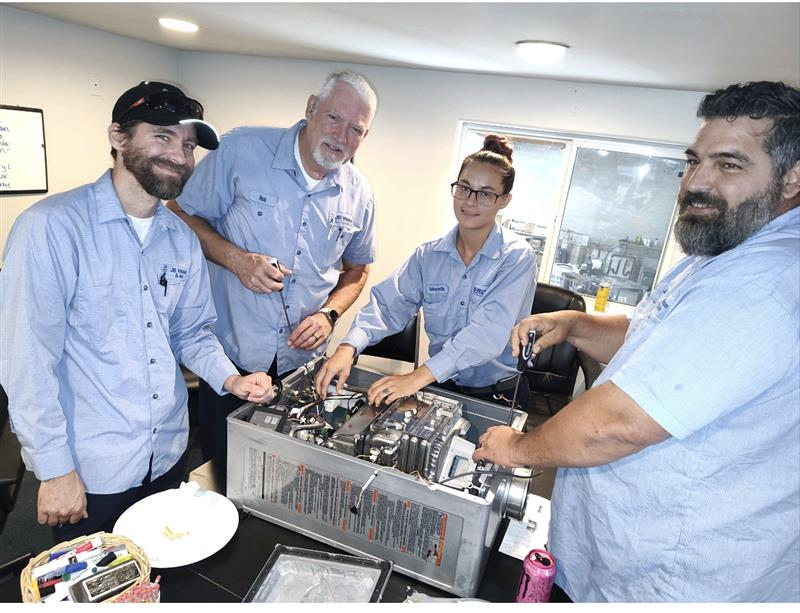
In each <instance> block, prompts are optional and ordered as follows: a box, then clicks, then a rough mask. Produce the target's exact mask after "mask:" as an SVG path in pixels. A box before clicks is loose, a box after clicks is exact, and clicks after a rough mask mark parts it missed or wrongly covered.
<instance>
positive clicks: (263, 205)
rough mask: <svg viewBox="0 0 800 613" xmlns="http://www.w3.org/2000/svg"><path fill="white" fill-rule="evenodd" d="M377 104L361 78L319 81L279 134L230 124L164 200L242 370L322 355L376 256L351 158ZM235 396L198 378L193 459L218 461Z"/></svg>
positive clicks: (364, 195) (361, 181)
mask: <svg viewBox="0 0 800 613" xmlns="http://www.w3.org/2000/svg"><path fill="white" fill-rule="evenodd" d="M376 108H377V96H376V94H375V91H374V89H373V88H372V86H371V85H370V83H369V82H368V81H367V79H366V78H365V77H364V76H363V75H360V74H357V73H353V72H350V71H343V72H337V73H333V74H331V75H329V76H328V78H327V79H326V80H325V82H324V83H323V85H322V88H321V89H320V91H319V93H317V94H316V95H313V96H310V97H309V99H308V102H307V105H306V111H305V119H303V120H301V121H299V122H297V123H296V124H295V125H294V126H292V127H291V128H288V129H282V128H267V127H243V128H236V129H234V130H232V131H231V132H229V133H227V134H225V135H223V137H222V139H221V141H220V146H219V149H218V150H216V151H214V152H212V153H210V154H209V155H207V156H206V157H205V158H204V159H203V160H202V161H201V162H200V164H198V166H197V170H196V172H195V173H194V174H193V175H192V178H191V180H190V181H189V182H188V183H187V185H186V189H185V190H184V191H183V194H181V196H180V198H178V199H177V201H176V202H171V203H168V206H169V207H170V208H171V209H172V210H173V211H174V212H175V213H177V214H178V215H180V216H181V217H182V218H183V219H184V221H186V223H188V224H189V226H190V227H191V228H192V229H193V230H194V231H195V232H196V233H197V235H198V237H199V238H200V242H201V244H202V246H203V251H204V252H205V254H206V257H207V258H208V260H209V262H210V264H209V269H210V273H211V285H212V290H213V293H214V301H215V304H216V307H217V312H218V314H219V319H218V321H217V323H216V324H215V325H214V332H215V333H216V334H217V336H218V337H219V339H220V342H221V343H222V345H223V347H225V351H226V352H227V354H228V355H229V356H230V357H231V359H232V360H233V362H234V363H235V364H236V365H237V367H239V369H240V372H253V371H255V370H260V369H263V370H267V372H269V373H270V374H271V375H272V376H273V377H274V376H277V375H284V374H286V373H288V372H291V371H293V370H294V369H296V368H298V367H299V366H301V365H302V364H304V363H306V362H307V361H308V360H310V359H312V358H313V357H315V356H318V355H321V354H322V353H323V352H324V351H325V347H326V346H327V342H328V338H329V337H330V335H331V332H332V331H333V326H334V324H335V323H336V320H337V319H338V317H339V316H340V315H341V314H342V313H343V312H344V311H345V310H347V309H348V308H349V307H350V305H352V304H353V302H354V301H355V300H356V298H358V295H359V294H360V293H361V290H362V289H363V287H364V284H365V283H366V280H367V267H368V265H369V264H370V263H372V262H373V261H374V260H375V246H374V218H375V212H374V206H373V197H372V188H371V187H370V185H369V182H368V181H367V179H366V178H365V177H364V175H363V174H361V172H360V171H359V170H358V169H357V168H356V167H355V165H354V164H352V162H351V160H352V158H353V156H354V155H355V152H356V151H357V150H358V147H359V146H360V145H361V143H362V142H363V140H364V138H366V136H367V134H368V132H369V127H370V125H371V123H372V119H373V117H374V115H375V110H376ZM237 404H238V403H237V402H236V399H229V398H219V397H218V396H217V395H216V394H215V393H214V391H213V390H211V389H210V388H209V387H208V385H206V383H205V382H203V381H201V382H200V393H199V405H200V424H201V428H202V436H203V457H204V458H205V459H211V458H217V459H218V461H220V462H223V463H224V462H225V454H226V448H227V439H226V435H227V431H226V422H225V417H226V415H227V414H228V413H230V412H231V411H232V410H234V409H235V408H236V407H237Z"/></svg>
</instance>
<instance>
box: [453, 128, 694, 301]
mask: <svg viewBox="0 0 800 613" xmlns="http://www.w3.org/2000/svg"><path fill="white" fill-rule="evenodd" d="M468 131H472V132H486V133H495V134H500V135H503V136H507V137H511V138H513V139H515V140H526V141H528V142H533V143H535V142H541V143H543V144H548V143H562V144H564V161H563V163H562V164H561V169H560V173H559V174H560V176H559V177H558V180H557V185H558V189H559V190H560V195H559V198H558V203H557V205H556V211H555V216H554V217H553V219H552V220H551V222H550V227H549V228H548V233H547V238H546V239H545V248H544V250H543V252H542V265H541V267H540V269H539V276H538V279H537V281H538V282H539V283H549V279H550V277H551V274H552V270H553V266H554V265H555V263H556V262H555V252H556V244H557V242H558V235H559V232H560V230H561V224H562V222H563V219H564V213H565V211H566V206H567V200H568V198H569V189H570V183H571V179H572V175H573V171H574V168H575V161H576V158H577V155H578V150H579V149H581V148H584V149H594V150H606V151H613V152H619V153H632V154H636V155H642V156H648V157H661V158H669V159H677V160H680V161H684V160H685V157H686V148H687V146H688V145H687V144H685V143H679V142H672V141H658V140H646V139H635V138H629V137H617V136H612V135H608V134H599V133H588V132H572V131H565V130H549V129H543V128H536V127H527V126H518V125H510V124H504V123H497V122H486V121H475V120H459V122H458V132H457V134H458V138H457V143H456V149H455V151H456V155H455V158H456V159H455V164H454V171H453V175H454V176H455V174H456V173H458V169H459V168H460V166H461V162H462V161H463V158H464V155H462V150H463V147H464V140H465V135H466V134H467V132H468ZM683 172H684V171H681V173H680V174H679V177H681V176H683ZM677 200H678V199H677V194H676V198H675V202H674V203H673V206H672V212H671V214H670V219H669V226H668V228H669V230H668V232H667V235H666V237H665V240H664V242H663V244H662V246H661V253H660V255H659V259H658V266H657V268H656V274H655V278H654V280H653V286H654V287H655V285H656V284H657V283H658V282H659V281H660V280H661V279H662V277H663V276H664V275H665V274H666V273H667V272H668V268H671V267H672V265H673V264H674V262H673V260H674V252H675V249H674V245H673V242H674V238H673V237H672V228H673V226H674V223H675V220H676V218H677V214H678V202H677ZM584 297H588V298H589V299H590V300H593V298H594V297H593V296H591V295H586V296H584ZM611 304H612V302H611V301H609V305H611ZM613 304H614V305H616V307H617V309H616V310H618V309H619V308H622V309H623V310H629V309H632V308H633V307H632V306H631V305H625V304H623V303H616V302H615V303H613ZM612 310H615V309H612Z"/></svg>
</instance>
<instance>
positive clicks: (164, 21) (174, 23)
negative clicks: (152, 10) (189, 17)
mask: <svg viewBox="0 0 800 613" xmlns="http://www.w3.org/2000/svg"><path fill="white" fill-rule="evenodd" d="M158 23H160V24H161V27H162V28H167V29H168V30H176V31H177V32H197V30H198V29H199V28H198V27H197V26H196V25H195V24H193V23H191V22H190V21H183V20H181V19H170V18H169V17H159V18H158Z"/></svg>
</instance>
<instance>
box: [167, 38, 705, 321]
mask: <svg viewBox="0 0 800 613" xmlns="http://www.w3.org/2000/svg"><path fill="white" fill-rule="evenodd" d="M341 66H342V64H334V63H327V62H312V61H289V60H279V59H266V58H258V57H250V56H236V55H224V54H205V53H203V54H201V53H184V54H183V55H182V58H181V79H182V80H183V81H184V82H185V83H187V84H188V85H189V86H190V88H191V89H192V91H195V92H202V93H203V95H204V96H205V100H206V101H207V111H208V117H209V118H210V120H211V121H212V123H214V124H215V125H216V126H217V128H218V129H220V130H221V131H226V130H229V129H231V128H233V127H234V126H237V125H240V124H242V123H250V124H266V125H279V126H284V125H285V126H288V125H290V124H292V123H294V122H295V121H296V120H297V119H299V118H300V117H301V116H302V113H303V110H304V108H305V102H306V99H307V97H308V95H309V94H310V93H313V92H314V91H315V90H316V88H318V87H319V84H320V81H321V80H322V78H323V77H324V76H325V75H326V74H327V73H328V72H330V71H331V70H333V69H336V68H339V67H341ZM349 67H351V68H354V69H356V70H359V71H361V72H363V73H364V74H366V75H367V77H368V78H369V79H370V80H371V81H372V82H373V84H374V85H375V87H376V89H377V90H378V93H379V97H380V101H379V108H378V114H377V116H376V118H375V121H374V123H373V125H372V129H371V131H370V134H369V135H368V137H367V139H366V140H365V141H364V143H363V144H362V146H361V148H360V149H359V151H358V153H357V154H356V163H357V165H358V166H359V167H360V168H361V169H362V170H363V171H364V172H365V174H366V175H367V177H369V179H370V181H371V182H372V184H373V187H374V189H375V195H376V205H377V211H378V213H377V230H378V258H379V259H378V261H377V262H376V263H375V265H374V266H373V267H372V272H371V274H370V283H374V282H377V281H380V280H381V279H383V278H384V277H385V276H386V275H388V274H389V273H390V272H391V271H392V270H393V269H394V268H395V267H396V266H398V265H399V264H400V263H401V262H402V261H403V260H404V259H405V258H406V257H407V256H408V255H409V254H410V253H411V251H412V250H413V249H414V247H416V246H417V245H418V244H419V243H421V242H423V241H425V240H428V239H430V238H433V237H435V236H437V235H439V234H441V233H443V230H444V229H446V228H447V227H448V226H449V225H450V224H451V223H454V218H453V216H452V212H451V202H452V199H451V198H450V197H449V192H448V185H449V183H450V182H452V181H453V180H454V178H455V173H456V172H457V170H458V165H459V163H460V160H455V159H454V155H455V149H456V146H457V140H458V135H459V134H458V122H459V121H460V120H475V121H489V122H497V123H507V124H514V125H521V126H530V127H536V128H542V129H548V130H568V131H577V132H589V133H596V134H604V135H611V136H619V137H627V138H639V139H648V140H657V141H667V142H679V143H686V144H688V143H689V142H690V141H691V139H692V137H693V136H694V133H695V130H696V128H697V120H696V119H695V109H696V107H697V103H698V101H699V99H700V97H701V96H702V94H701V93H698V92H683V91H668V90H656V89H644V88H633V87H615V86H608V85H593V84H576V83H568V82H563V81H547V80H539V79H522V78H510V77H492V76H481V75H475V74H462V73H447V72H441V71H431V70H411V69H401V68H382V67H377V66H365V65H351V66H349ZM679 257H680V253H677V254H674V253H673V252H672V251H669V252H668V254H667V258H668V261H672V260H674V259H677V258H679ZM367 298H368V295H367V293H366V292H365V293H364V294H362V296H361V298H360V299H359V301H358V302H357V303H356V306H360V305H361V304H363V303H364V302H366V300H367ZM613 309H614V305H610V307H609V310H613ZM353 312H354V309H351V312H349V313H348V314H347V315H346V316H345V318H344V319H343V322H344V325H341V326H339V327H338V330H337V332H338V334H337V336H340V335H341V334H342V333H343V332H344V331H346V329H347V327H348V326H349V322H350V317H348V315H352V313H353Z"/></svg>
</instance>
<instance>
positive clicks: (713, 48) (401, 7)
mask: <svg viewBox="0 0 800 613" xmlns="http://www.w3.org/2000/svg"><path fill="white" fill-rule="evenodd" d="M10 6H14V7H16V8H19V9H23V10H28V11H33V12H36V13H42V14H45V15H49V16H51V17H55V18H57V19H61V20H63V21H69V22H73V23H78V24H82V25H86V26H91V27H93V28H98V29H100V30H105V31H107V32H112V33H116V34H121V35H124V36H128V37H131V38H136V39H140V40H144V41H150V42H153V43H158V44H161V45H166V46H169V47H174V48H176V49H185V50H192V51H210V52H223V53H240V54H248V55H260V56H269V57H280V58H295V59H313V60H325V61H334V62H347V63H358V64H373V65H380V66H402V67H412V68H426V69H437V70H451V71H459V72H474V73H484V74H498V75H512V76H519V77H542V78H553V79H566V80H573V81H592V82H599V83H613V84H623V85H637V86H648V87H658V88H668V89H687V90H693V91H710V90H714V89H717V88H719V87H723V86H725V85H728V84H729V83H734V82H740V81H753V80H783V81H789V82H792V83H794V84H798V83H800V4H798V3H797V2H784V3H769V4H768V3H759V2H756V3H724V4H723V3H493V2H482V3H465V2H446V3H425V2H423V3H334V2H323V3H302V2H297V3H269V2H258V3H193V2H190V3H128V4H118V3H11V4H10ZM158 17H174V18H180V19H186V20H189V21H192V22H194V23H197V24H198V25H199V26H200V31H199V32H198V33H197V34H179V33H175V32H169V31H166V30H163V29H162V28H160V26H159V25H158V23H157V21H156V19H157V18H158ZM521 39H543V40H552V41H559V42H563V43H567V44H569V45H571V49H570V51H569V52H568V53H567V55H566V57H565V58H564V59H563V60H562V61H561V62H560V63H558V64H556V65H554V66H535V65H531V64H528V63H526V62H524V61H523V60H522V59H521V58H520V57H519V56H517V54H516V52H515V50H514V45H513V44H514V42H515V41H517V40H521Z"/></svg>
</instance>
